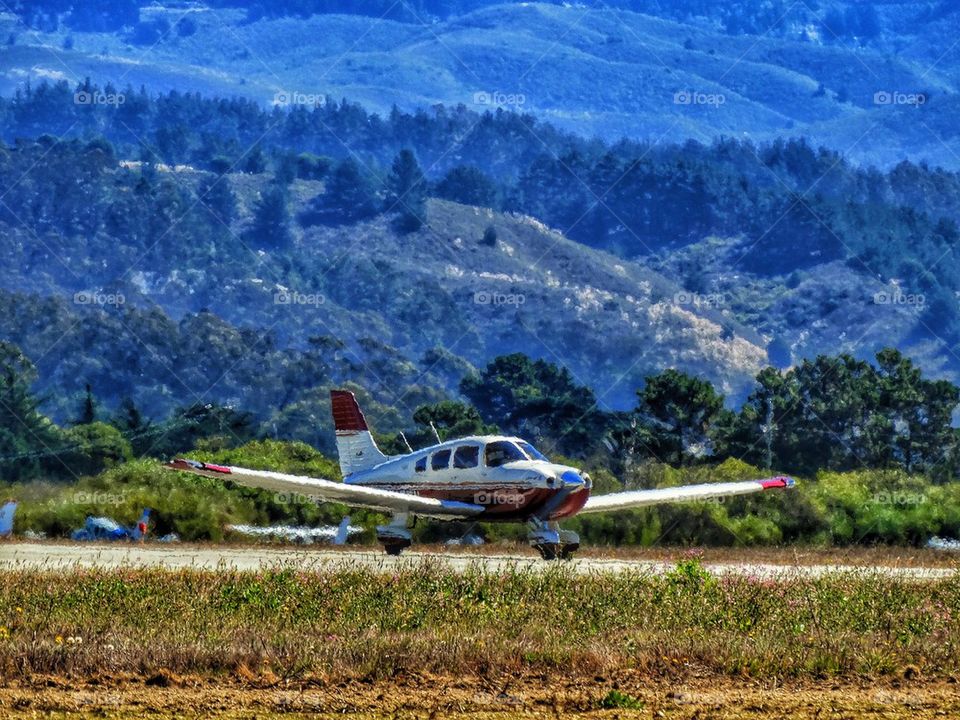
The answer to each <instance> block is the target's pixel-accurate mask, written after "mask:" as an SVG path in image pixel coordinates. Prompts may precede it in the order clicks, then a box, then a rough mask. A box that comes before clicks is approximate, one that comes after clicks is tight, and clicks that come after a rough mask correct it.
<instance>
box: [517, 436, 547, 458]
mask: <svg viewBox="0 0 960 720" xmlns="http://www.w3.org/2000/svg"><path fill="white" fill-rule="evenodd" d="M517 444H518V445H519V446H520V449H521V450H523V451H524V452H525V453H526V454H527V455H528V456H529V457H530V459H531V460H545V461H547V462H550V458H548V457H547V456H546V455H544V454H543V453H542V452H540V451H539V450H537V449H536V448H535V447H534V446H533V445H531V444H530V443H528V442H524V441H523V440H521V441H520V442H519V443H517Z"/></svg>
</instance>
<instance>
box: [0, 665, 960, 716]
mask: <svg viewBox="0 0 960 720" xmlns="http://www.w3.org/2000/svg"><path fill="white" fill-rule="evenodd" d="M908 674H909V673H908ZM610 698H614V699H616V698H620V699H621V700H620V702H621V703H622V702H624V701H623V700H622V699H623V698H627V699H628V700H629V701H630V704H631V706H632V707H629V708H628V707H622V706H621V707H617V706H616V702H613V704H614V706H613V707H604V704H605V701H606V703H607V704H608V705H609V704H610V703H611V701H610ZM0 715H2V716H3V717H5V718H11V720H19V719H20V718H34V717H38V716H42V717H55V718H56V717H101V718H102V717H106V718H127V717H131V718H132V717H138V718H139V717H143V716H144V715H149V717H155V718H173V717H218V718H241V717H243V718H246V717H257V718H271V717H281V716H282V717H285V718H287V717H306V716H310V717H318V716H319V717H334V716H339V717H342V716H344V715H348V716H352V717H357V718H372V717H386V716H389V717H430V718H433V717H445V718H446V717H454V718H456V717H466V716H470V717H495V718H547V717H550V718H555V717H558V716H563V717H591V718H594V717H597V718H599V717H604V718H612V717H646V718H650V717H653V718H658V717H668V718H677V719H689V720H693V719H694V718H698V719H701V720H702V719H705V718H717V719H724V720H742V719H746V718H767V717H776V718H791V719H792V718H797V719H799V718H813V717H824V718H827V717H830V718H884V719H898V718H943V717H948V718H952V717H957V716H958V715H960V687H958V685H957V683H956V680H955V679H949V680H936V681H933V680H924V679H922V678H920V677H911V678H910V679H894V680H889V679H888V680H884V681H882V682H876V683H875V682H870V681H866V680H857V681H852V682H833V681H805V682H789V683H785V684H780V683H778V682H776V681H766V682H757V681H753V680H746V679H738V678H722V677H721V678H718V677H713V676H710V677H707V676H698V675H696V674H695V673H694V674H691V675H690V676H684V677H677V678H665V677H649V676H644V675H641V674H638V673H629V672H624V673H616V674H612V675H610V676H607V677H600V676H598V677H590V678H570V677H564V676H563V675H550V676H546V675H537V674H528V675H514V676H506V677H481V676H470V677H444V676H435V675H423V676H405V677H399V678H395V679H393V680H391V681H378V682H373V683H364V682H357V681H348V682H340V683H330V684H325V683H323V682H319V681H316V682H312V683H303V682H296V683H284V682H282V681H276V682H270V681H269V680H268V679H265V678H256V679H254V678H251V679H249V680H241V679H239V678H237V677H230V678H220V679H214V678H199V677H178V676H171V677H168V678H166V679H165V680H163V681H158V680H157V678H156V677H155V676H151V677H137V676H123V677H120V676H117V677H97V678H73V679H70V678H65V677H56V676H49V677H37V678H33V679H32V680H31V681H30V682H21V683H17V684H13V685H11V686H9V687H5V688H2V689H0Z"/></svg>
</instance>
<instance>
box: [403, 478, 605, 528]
mask: <svg viewBox="0 0 960 720" xmlns="http://www.w3.org/2000/svg"><path fill="white" fill-rule="evenodd" d="M560 492H563V490H559V489H552V488H518V487H510V486H503V485H500V486H490V487H486V488H463V487H460V488H444V489H439V488H423V489H419V490H417V491H416V494H417V495H419V496H420V497H428V498H435V499H437V500H451V501H454V502H463V503H470V504H472V505H482V506H483V508H484V511H483V512H482V513H481V514H480V515H476V516H475V517H474V518H472V519H474V520H481V521H483V522H516V521H518V520H526V519H527V518H530V517H534V516H539V515H540V513H541V512H542V511H543V510H544V508H545V507H546V506H547V503H549V502H551V501H553V499H554V498H555V497H556V496H557V494H558V493H560ZM589 497H590V491H589V490H581V491H580V492H576V493H573V494H572V495H570V497H568V498H567V499H566V500H564V501H563V502H562V503H561V504H560V505H559V507H557V508H555V509H554V510H552V511H551V513H550V515H549V517H548V519H549V520H559V519H560V518H565V517H570V516H571V515H575V514H576V513H578V512H579V511H580V510H581V509H582V508H583V506H584V505H585V504H586V502H587V498H589Z"/></svg>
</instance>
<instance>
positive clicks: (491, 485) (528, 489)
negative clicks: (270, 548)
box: [344, 435, 591, 522]
mask: <svg viewBox="0 0 960 720" xmlns="http://www.w3.org/2000/svg"><path fill="white" fill-rule="evenodd" d="M537 455H540V454H539V453H538V452H537V451H536V450H535V449H534V448H533V446H532V445H530V444H529V443H527V442H526V441H524V440H522V439H520V438H516V437H508V436H502V435H484V436H474V437H466V438H460V439H457V440H451V441H448V442H444V443H440V444H439V445H434V446H432V447H428V448H424V449H422V450H417V451H414V452H412V453H409V454H407V455H401V456H398V457H391V458H388V459H387V460H385V461H383V462H381V463H379V464H377V465H375V466H373V467H371V468H369V469H367V470H360V471H357V472H354V473H351V474H350V475H348V476H347V477H345V478H344V482H345V483H348V484H351V485H363V486H366V487H375V488H380V489H383V490H392V491H395V492H403V493H411V494H415V495H418V496H421V497H429V498H436V499H438V500H449V501H454V502H462V503H469V504H472V505H480V506H482V507H483V508H484V510H483V512H482V513H481V514H480V515H477V516H475V519H476V520H483V521H503V522H516V521H517V520H529V519H534V518H535V519H537V520H540V521H553V520H559V519H561V518H566V517H570V516H572V515H575V514H576V513H577V512H578V511H579V510H580V509H582V508H583V506H584V504H586V502H587V500H588V498H589V497H590V488H591V481H590V476H589V475H587V474H586V473H583V472H581V471H580V470H578V469H576V468H574V467H570V466H569V465H560V464H557V463H553V462H550V461H549V460H548V459H546V458H544V457H543V456H542V455H540V457H536V456H537Z"/></svg>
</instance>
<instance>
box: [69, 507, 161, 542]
mask: <svg viewBox="0 0 960 720" xmlns="http://www.w3.org/2000/svg"><path fill="white" fill-rule="evenodd" d="M149 523H150V508H144V509H143V513H142V514H141V515H140V519H139V520H137V524H136V525H133V526H132V527H124V526H123V525H121V524H120V523H118V522H117V521H116V520H113V519H111V518H108V517H93V516H87V519H86V521H85V522H84V523H83V527H81V528H77V529H76V530H74V531H73V532H72V533H70V539H71V540H88V541H89V540H110V541H117V540H132V541H134V542H140V541H142V540H144V539H145V538H146V536H147V526H148V525H149Z"/></svg>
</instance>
